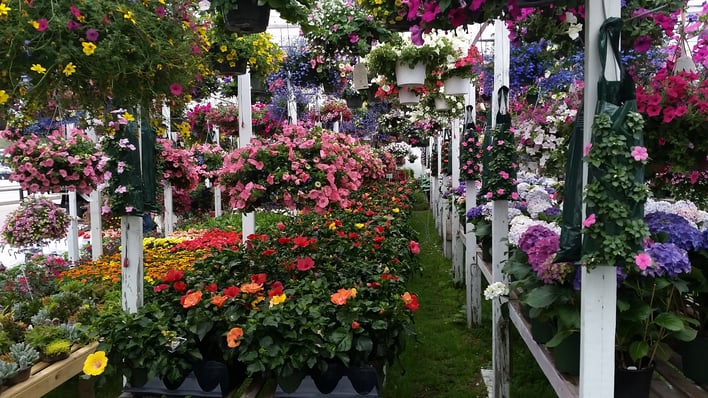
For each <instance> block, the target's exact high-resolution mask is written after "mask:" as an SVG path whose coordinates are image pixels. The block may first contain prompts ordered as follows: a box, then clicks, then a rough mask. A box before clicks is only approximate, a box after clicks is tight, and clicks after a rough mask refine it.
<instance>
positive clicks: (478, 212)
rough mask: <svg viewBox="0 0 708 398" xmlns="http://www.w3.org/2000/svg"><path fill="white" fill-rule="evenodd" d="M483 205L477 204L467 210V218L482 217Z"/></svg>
mask: <svg viewBox="0 0 708 398" xmlns="http://www.w3.org/2000/svg"><path fill="white" fill-rule="evenodd" d="M482 216H483V214H482V206H481V205H480V206H475V207H472V208H470V209H469V210H467V219H468V220H473V219H475V218H480V217H482Z"/></svg>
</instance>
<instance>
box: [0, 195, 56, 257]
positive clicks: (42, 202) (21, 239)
mask: <svg viewBox="0 0 708 398" xmlns="http://www.w3.org/2000/svg"><path fill="white" fill-rule="evenodd" d="M68 227H69V215H68V214H66V211H65V210H64V209H62V208H61V207H59V206H58V205H57V204H55V203H54V202H52V201H51V200H48V199H44V198H41V197H35V196H30V197H28V198H26V199H25V200H24V201H23V202H22V203H20V206H19V207H18V208H17V210H15V211H14V212H12V213H10V215H8V217H7V219H5V224H4V225H3V227H2V240H3V241H4V242H5V243H7V244H9V245H10V246H13V247H30V246H41V245H43V244H46V243H48V242H49V241H52V240H57V239H62V238H64V237H66V232H67V228H68Z"/></svg>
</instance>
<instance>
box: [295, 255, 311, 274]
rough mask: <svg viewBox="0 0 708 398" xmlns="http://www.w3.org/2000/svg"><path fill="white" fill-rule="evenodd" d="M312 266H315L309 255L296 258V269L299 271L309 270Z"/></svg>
mask: <svg viewBox="0 0 708 398" xmlns="http://www.w3.org/2000/svg"><path fill="white" fill-rule="evenodd" d="M314 267H315V261H314V260H313V259H312V257H310V256H307V257H305V258H298V259H297V269H298V270H299V271H302V272H305V271H309V270H311V269H312V268H314Z"/></svg>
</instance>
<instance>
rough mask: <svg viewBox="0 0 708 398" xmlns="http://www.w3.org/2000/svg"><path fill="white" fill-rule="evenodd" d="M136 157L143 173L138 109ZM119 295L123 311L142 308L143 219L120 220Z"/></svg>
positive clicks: (140, 121) (129, 216)
mask: <svg viewBox="0 0 708 398" xmlns="http://www.w3.org/2000/svg"><path fill="white" fill-rule="evenodd" d="M137 114H138V117H137V119H138V132H139V133H138V134H139V136H138V157H139V159H140V171H139V172H140V173H141V174H142V173H143V140H142V134H143V133H142V131H143V128H142V115H141V113H140V108H138V112H137ZM120 231H121V234H120V243H121V252H120V259H121V265H122V271H121V293H122V299H123V310H125V311H128V312H130V313H135V312H137V311H138V308H140V307H142V306H143V217H142V215H140V216H134V215H125V216H121V218H120Z"/></svg>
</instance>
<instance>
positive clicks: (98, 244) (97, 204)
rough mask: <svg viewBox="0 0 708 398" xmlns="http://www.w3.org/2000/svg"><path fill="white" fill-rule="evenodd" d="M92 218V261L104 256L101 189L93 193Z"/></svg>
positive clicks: (91, 196) (91, 202)
mask: <svg viewBox="0 0 708 398" xmlns="http://www.w3.org/2000/svg"><path fill="white" fill-rule="evenodd" d="M89 211H90V212H91V213H90V216H91V230H90V233H91V259H93V260H98V258H99V257H101V255H102V254H103V238H102V237H101V232H102V226H101V223H102V221H101V188H96V189H95V190H94V191H93V192H91V195H90V199H89Z"/></svg>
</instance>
